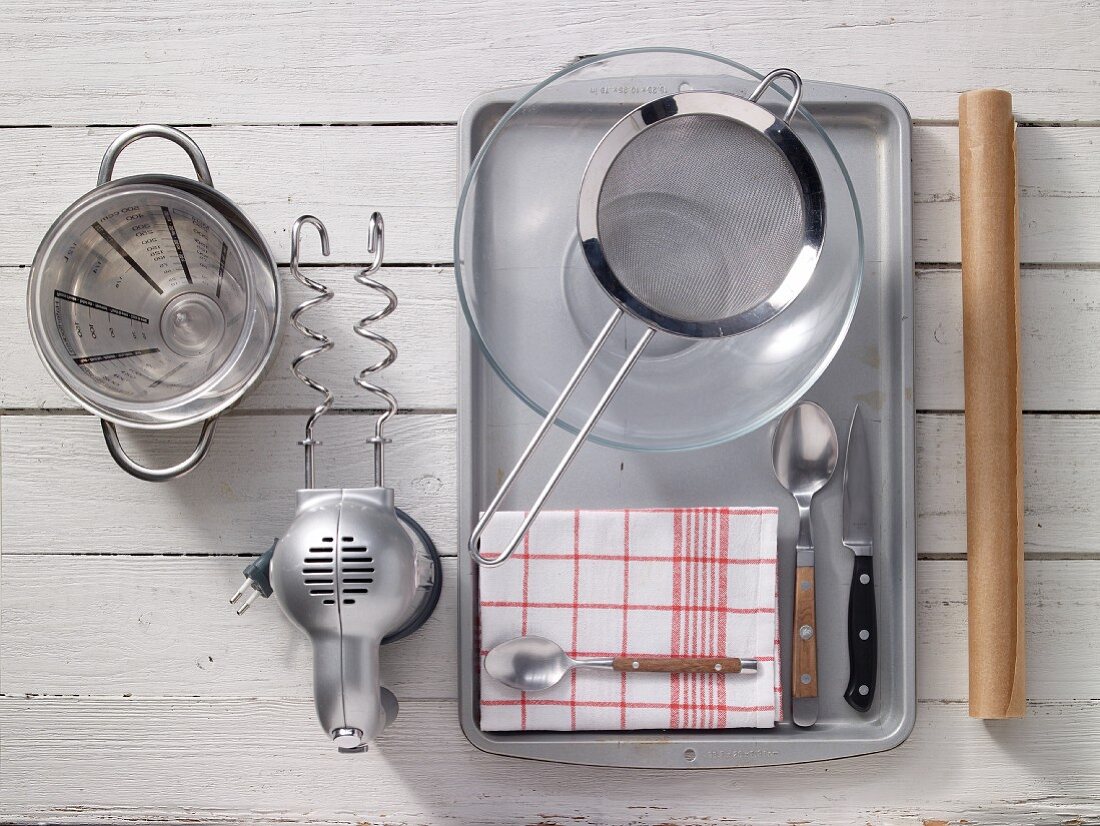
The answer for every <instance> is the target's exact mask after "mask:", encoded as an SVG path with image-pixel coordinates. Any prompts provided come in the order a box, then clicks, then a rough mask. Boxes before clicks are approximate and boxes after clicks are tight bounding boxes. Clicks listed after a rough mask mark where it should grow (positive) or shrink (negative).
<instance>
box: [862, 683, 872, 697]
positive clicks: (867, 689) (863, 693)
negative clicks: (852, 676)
mask: <svg viewBox="0 0 1100 826" xmlns="http://www.w3.org/2000/svg"><path fill="white" fill-rule="evenodd" d="M859 693H860V695H861V696H863V697H866V696H867V695H868V694H870V693H871V689H869V688H868V687H867V686H865V685H861V686H860V687H859Z"/></svg>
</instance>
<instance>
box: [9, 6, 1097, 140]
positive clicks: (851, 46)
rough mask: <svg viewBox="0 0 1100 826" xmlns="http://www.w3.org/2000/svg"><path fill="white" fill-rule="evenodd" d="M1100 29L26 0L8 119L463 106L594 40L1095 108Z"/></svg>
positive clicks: (626, 9) (12, 28) (596, 45)
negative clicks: (1003, 91) (996, 89)
mask: <svg viewBox="0 0 1100 826" xmlns="http://www.w3.org/2000/svg"><path fill="white" fill-rule="evenodd" d="M1098 26H1100V23H1098V22H1097V17H1096V7H1095V6H1094V5H1093V4H1092V3H1091V2H1087V0H1047V2H1043V3H1019V2H1014V1H1013V0H983V2H981V3H958V2H954V1H953V0H935V2H921V0H904V2H893V3H889V4H885V3H882V2H878V0H848V2H827V3H798V4H796V5H792V4H791V3H790V2H787V1H786V0H761V1H760V2H755V3H752V4H743V3H738V4H736V5H727V4H721V3H718V4H716V3H713V2H708V0H691V1H690V2H681V3H677V4H675V6H670V5H669V4H668V3H667V2H657V0H643V2H636V0H608V1H605V2H601V3H598V4H585V3H579V2H560V0H559V2H550V3H523V4H517V3H514V2H509V0H483V1H482V2H469V3H461V4H458V3H453V2H451V1H450V0H428V2H419V3H378V4H371V5H369V6H364V5H361V4H359V3H355V2H348V1H347V0H344V2H335V3H324V4H306V3H288V2H280V0H261V1H260V2H249V3H237V2H234V0H217V1H216V2H210V3H207V4H204V5H203V6H201V7H198V8H197V7H196V6H195V4H194V3H193V2H190V0H161V2H158V3H156V4H155V8H153V7H150V6H149V5H146V4H133V3H109V4H102V5H101V4H85V5H79V4H73V3H71V2H65V0H50V1H49V2H42V0H8V1H7V2H6V3H4V5H3V13H2V15H0V32H3V41H2V42H3V45H4V48H3V49H0V76H3V77H17V78H19V80H20V82H19V83H18V84H11V83H8V84H4V85H3V88H2V90H0V121H2V122H4V123H15V124H27V123H32V124H38V123H48V124H75V125H83V124H87V123H141V122H145V121H149V120H166V121H171V122H175V123H334V122H335V123H347V122H349V121H350V122H361V121H370V122H380V121H381V122H389V123H392V122H404V121H433V122H434V121H441V120H446V121H453V120H455V119H456V118H457V117H458V115H459V113H460V112H461V111H462V107H463V106H464V105H465V104H466V102H467V101H468V100H470V98H472V97H473V96H474V95H476V94H478V93H479V92H483V91H485V90H487V89H492V88H495V87H498V86H501V85H506V84H514V83H529V82H532V81H535V80H539V79H541V78H543V77H545V76H546V75H548V74H550V73H551V72H552V71H554V70H555V69H557V68H559V67H561V66H563V65H565V64H567V63H569V62H571V61H572V60H574V59H575V58H576V57H577V56H578V55H590V54H597V53H599V52H603V51H607V50H608V49H617V48H623V47H628V46H657V45H675V46H682V47H692V48H698V49H703V50H705V51H710V52H717V53H719V54H723V55H727V56H729V57H731V58H733V59H735V60H739V61H740V62H742V63H744V64H746V65H748V66H752V67H754V68H757V69H763V70H767V69H769V68H772V67H774V66H778V65H788V64H790V65H795V66H797V67H798V69H799V70H800V71H802V72H804V73H805V75H806V76H807V77H814V78H818V79H821V80H831V81H836V82H839V83H853V84H856V85H862V86H872V87H878V88H884V89H887V90H889V91H891V92H893V93H894V94H896V95H898V96H899V97H901V98H902V99H903V100H904V101H905V102H906V104H907V105H908V106H909V108H910V110H911V111H912V112H913V114H914V115H915V116H916V117H918V118H936V119H953V118H955V117H956V114H957V111H958V110H957V104H956V99H957V96H958V93H959V90H961V89H971V88H976V87H980V86H991V85H1000V86H1005V87H1008V88H1011V89H1013V90H1014V93H1015V96H1016V101H1017V103H1016V108H1017V111H1018V112H1019V113H1020V116H1021V117H1022V118H1023V119H1024V120H1029V121H1031V120H1039V119H1042V120H1047V121H1058V122H1065V121H1071V122H1072V121H1079V120H1093V121H1095V120H1096V119H1098V118H1100V96H1097V94H1096V91H1097V71H1098V69H1100V57H1098V54H1097V50H1096V40H1097V29H1098ZM59 67H65V71H58V68H59Z"/></svg>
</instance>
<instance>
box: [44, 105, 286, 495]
mask: <svg viewBox="0 0 1100 826" xmlns="http://www.w3.org/2000/svg"><path fill="white" fill-rule="evenodd" d="M148 137H159V138H164V139H165V140H169V141H171V142H172V143H175V144H177V145H178V146H180V147H182V148H183V149H184V150H185V151H186V152H187V154H188V156H189V157H190V159H191V162H192V164H193V165H194V168H195V174H196V176H197V177H198V180H197V181H195V180H191V179H189V178H178V177H175V176H172V175H158V174H145V175H134V176H130V177H126V178H120V179H118V180H112V179H111V178H112V173H113V172H114V166H115V162H116V161H117V159H118V156H119V153H121V152H122V150H123V149H125V148H126V147H127V146H129V145H130V144H131V143H133V142H134V141H137V140H140V139H142V138H148ZM280 303H281V300H280V288H279V282H278V271H277V268H276V266H275V260H274V258H273V257H272V255H271V252H270V250H269V249H268V248H267V245H266V243H265V242H264V240H263V237H262V236H261V235H260V233H259V231H258V230H257V229H256V228H255V227H254V226H253V225H252V224H251V223H250V222H249V221H248V219H247V218H246V217H245V216H244V215H243V214H242V213H241V212H240V210H239V209H238V208H237V207H236V206H235V205H234V204H233V203H232V202H231V201H229V199H227V198H226V197H225V196H224V195H222V194H221V193H219V192H218V191H217V190H216V189H214V188H213V181H212V179H211V177H210V170H209V168H208V167H207V164H206V159H205V158H204V157H203V155H202V152H201V150H200V149H199V148H198V146H197V145H196V144H195V142H194V141H192V140H191V139H190V138H189V137H188V136H187V135H185V134H184V133H182V132H180V131H179V130H177V129H172V128H171V127H166V126H158V125H148V126H139V127H136V128H134V129H131V130H129V131H127V132H124V133H123V134H121V135H119V136H118V138H116V139H115V141H114V142H113V143H112V144H111V146H110V147H109V148H108V149H107V152H106V153H105V154H104V156H103V161H102V163H101V165H100V170H99V181H98V185H97V186H96V188H95V189H93V190H91V191H90V192H88V193H86V194H85V195H84V196H82V197H81V198H79V199H78V200H77V201H76V202H75V203H73V204H72V205H71V206H70V207H69V208H68V209H67V210H65V212H63V213H62V214H61V216H60V217H59V218H58V219H57V220H56V221H55V222H54V224H53V226H52V227H50V229H49V231H48V232H47V233H46V237H45V238H44V239H43V241H42V244H41V245H40V246H39V248H38V252H37V253H36V254H35V258H34V262H33V264H32V265H31V275H30V280H29V283H28V309H29V315H30V326H31V336H32V339H33V340H34V344H35V347H36V348H37V350H38V353H39V355H40V356H41V357H42V360H43V362H44V363H45V365H46V367H47V369H48V370H49V371H50V373H51V374H52V375H53V377H54V378H55V379H56V380H57V381H58V383H59V384H60V385H61V386H62V388H63V389H64V390H65V391H66V392H68V393H69V394H70V395H71V396H72V397H73V398H74V399H76V401H78V402H79V403H80V404H81V405H83V406H84V407H85V408H87V409H88V410H89V411H90V412H92V413H94V414H95V415H97V416H99V417H100V418H101V419H102V423H103V434H104V439H105V440H106V442H107V449H108V452H109V453H110V454H111V456H112V458H114V459H115V461H116V462H117V463H118V464H119V466H120V467H122V468H123V469H124V470H126V471H127V472H128V473H130V474H131V475H133V476H136V477H138V478H139V479H144V480H147V481H164V480H167V479H173V478H175V477H177V476H181V475H183V474H184V473H186V472H188V471H189V470H191V469H192V468H194V467H195V466H196V465H197V464H198V463H199V462H200V461H201V460H202V458H203V457H204V456H205V455H206V452H207V451H208V450H209V447H210V441H211V438H212V436H213V427H214V423H215V421H216V419H217V416H218V415H219V414H220V413H222V412H223V411H224V410H226V409H227V408H228V407H230V406H231V405H233V404H234V403H236V402H237V401H238V400H239V399H240V398H241V396H243V395H244V393H245V392H246V391H247V390H248V388H249V387H251V386H252V385H253V384H255V382H256V381H257V380H258V378H259V376H260V374H261V373H262V372H263V369H264V368H265V367H266V365H267V364H268V362H269V361H270V358H271V354H272V353H273V352H274V348H275V341H276V339H277V334H278V327H279V306H280ZM197 423H202V425H203V429H202V433H201V434H200V435H199V438H198V443H197V445H196V447H195V448H194V450H193V451H192V452H191V455H190V456H189V457H188V458H187V459H185V460H183V461H182V462H179V463H177V464H175V465H172V466H170V467H162V468H150V467H147V466H144V465H142V464H140V463H138V462H136V461H135V460H133V459H131V458H130V457H129V456H128V455H127V454H126V451H125V450H124V449H123V447H122V445H121V442H120V441H119V438H118V433H117V430H116V425H126V426H129V427H136V428H145V429H167V428H175V427H184V426H187V425H191V424H197Z"/></svg>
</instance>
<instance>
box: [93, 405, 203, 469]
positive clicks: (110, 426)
mask: <svg viewBox="0 0 1100 826" xmlns="http://www.w3.org/2000/svg"><path fill="white" fill-rule="evenodd" d="M217 422H218V417H217V416H215V417H214V418H212V419H207V420H206V421H205V422H203V424H202V432H201V433H199V442H198V444H197V445H195V449H194V450H193V451H191V455H190V456H188V457H187V458H186V459H184V460H183V461H182V462H180V463H178V464H175V465H172V466H171V467H166V468H150V467H145V465H142V464H139V463H138V462H135V461H134V460H133V459H131V458H130V456H129V455H128V454H127V453H126V450H125V449H124V448H123V447H122V442H120V441H119V439H118V430H117V429H116V428H115V425H114V423H113V422H109V421H107V420H106V419H100V424H102V425H103V440H104V441H105V442H106V443H107V452H108V453H110V454H111V458H112V459H114V460H115V462H116V463H117V464H118V466H119V467H120V468H122V469H123V470H124V471H126V472H127V473H129V474H130V475H131V476H135V477H137V478H138V479H141V480H143V481H145V482H167V481H168V480H169V479H176V478H178V477H180V476H183V474H185V473H187V472H188V471H191V470H193V469H194V468H195V466H196V465H198V463H199V462H201V461H202V460H203V459H204V458H206V454H207V453H208V452H209V451H210V442H211V441H212V440H213V438H214V425H215V424H217Z"/></svg>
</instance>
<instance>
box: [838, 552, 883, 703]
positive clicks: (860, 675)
mask: <svg viewBox="0 0 1100 826" xmlns="http://www.w3.org/2000/svg"><path fill="white" fill-rule="evenodd" d="M854 559H855V564H854V565H853V566H852V589H851V591H850V592H849V594H848V662H849V667H850V674H851V676H850V677H849V678H848V688H847V689H845V691H844V699H845V700H847V701H848V705H850V706H851V707H852V708H854V709H855V710H856V711H866V710H867V709H869V708H870V707H871V701H872V700H874V699H875V675H876V674H877V670H878V628H877V623H876V622H875V573H874V565H873V564H872V561H871V557H869V556H857V557H854Z"/></svg>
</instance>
